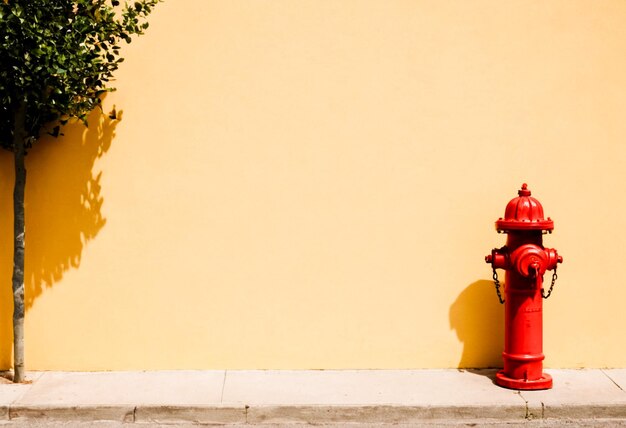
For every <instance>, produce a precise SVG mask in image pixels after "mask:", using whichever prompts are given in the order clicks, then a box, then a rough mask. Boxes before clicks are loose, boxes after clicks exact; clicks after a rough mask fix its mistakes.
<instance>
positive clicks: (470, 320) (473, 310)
mask: <svg viewBox="0 0 626 428" xmlns="http://www.w3.org/2000/svg"><path fill="white" fill-rule="evenodd" d="M449 316H450V328H451V329H453V330H456V335H457V337H458V338H459V340H460V341H461V342H463V353H462V355H461V359H460V360H459V363H458V368H460V369H486V368H493V367H501V366H502V350H503V349H504V306H503V305H501V304H500V303H499V302H498V298H497V296H496V292H495V290H494V285H493V282H491V281H487V280H479V281H476V282H473V283H471V284H470V285H469V286H467V288H466V289H465V290H463V291H462V292H461V294H459V297H457V299H456V300H455V301H454V303H453V304H452V306H450V313H449ZM476 373H477V374H484V375H485V376H488V377H492V376H493V374H494V372H493V370H476Z"/></svg>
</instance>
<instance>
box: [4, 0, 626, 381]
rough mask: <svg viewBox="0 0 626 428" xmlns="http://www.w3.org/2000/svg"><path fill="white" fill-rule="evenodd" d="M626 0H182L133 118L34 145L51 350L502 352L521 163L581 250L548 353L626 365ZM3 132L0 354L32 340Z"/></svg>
mask: <svg viewBox="0 0 626 428" xmlns="http://www.w3.org/2000/svg"><path fill="white" fill-rule="evenodd" d="M625 23H626V3H625V2H623V1H621V0H614V1H594V2H592V1H573V0H563V1H556V0H555V1H550V2H545V1H521V0H520V1H495V0H492V1H471V2H468V1H441V2H432V1H415V0H405V1H402V0H394V1H382V0H378V1H375V0H350V1H349V0H342V1H336V0H307V1H304V0H299V1H292V0H267V1H249V0H215V1H208V0H169V1H167V2H165V3H163V4H161V5H160V6H159V7H158V9H157V10H156V12H155V13H154V15H153V17H152V19H151V27H150V29H149V31H148V32H147V34H146V35H145V36H144V37H142V38H139V39H137V40H136V41H135V42H133V43H132V44H131V45H130V46H128V47H126V48H125V50H124V54H125V56H126V62H125V63H124V64H123V67H122V68H121V69H120V70H119V73H118V75H117V77H118V80H117V82H116V86H117V88H118V91H117V92H116V93H114V94H112V95H110V96H109V97H108V98H107V99H106V105H107V109H110V108H111V107H112V106H113V105H114V104H115V105H116V106H117V109H118V110H123V119H122V120H121V121H120V122H115V121H111V120H108V119H105V118H100V119H98V118H97V116H93V117H92V126H91V128H90V129H89V131H84V130H83V129H81V128H80V127H79V126H78V125H75V126H73V127H71V128H69V129H67V130H66V137H65V138H64V139H61V140H59V141H54V140H46V141H42V142H41V144H40V145H39V146H38V147H37V149H36V150H33V152H32V153H31V154H30V155H29V159H28V167H29V174H30V175H29V177H28V188H27V192H28V195H27V204H28V205H27V209H28V213H27V227H28V232H27V233H28V235H27V254H28V255H27V264H28V266H27V275H28V282H27V293H28V303H29V305H28V311H27V321H26V334H27V345H26V352H27V366H28V367H29V368H30V369H44V370H45V369H65V370H100V369H111V370H118V369H182V368H283V369H287V368H296V369H305V368H424V367H457V366H463V367H467V366H470V367H471V366H493V365H498V364H499V361H500V355H499V353H500V350H501V346H502V334H503V331H502V330H503V327H502V323H503V321H502V318H503V311H502V307H501V306H500V305H499V304H498V303H497V299H496V296H495V292H494V290H493V285H492V283H491V282H490V278H491V270H490V267H489V266H488V265H486V264H485V263H484V261H483V258H484V256H485V255H486V254H488V253H489V252H490V250H491V248H493V247H496V246H498V247H499V246H501V245H503V244H504V239H505V237H504V236H503V235H498V234H496V233H495V230H494V226H493V222H494V221H495V220H496V219H497V218H498V217H500V216H502V215H503V213H504V207H505V205H506V203H507V202H508V201H509V199H511V198H512V197H514V196H516V191H517V189H518V188H519V186H520V185H521V183H522V182H528V183H529V187H530V188H531V190H532V191H533V196H536V197H537V198H538V199H539V200H540V201H541V202H542V203H543V205H544V208H545V211H546V214H547V215H549V216H551V217H552V218H553V219H554V220H555V233H554V234H553V235H547V236H546V238H545V241H544V243H545V245H546V246H548V247H554V248H556V249H557V250H558V251H559V253H560V254H562V255H563V256H564V258H565V261H564V263H563V265H562V266H561V267H560V268H559V280H558V282H557V284H556V289H555V292H554V294H553V297H552V298H551V299H550V300H548V301H547V302H546V307H545V347H544V348H545V353H546V355H547V359H546V365H547V366H549V367H581V366H586V367H605V366H626V341H625V340H624V331H625V329H626V311H624V302H625V301H626V286H625V284H624V282H625V281H624V279H623V274H624V268H623V266H624V264H623V261H624V257H625V251H624V250H625V242H626V241H625V240H624V238H623V237H622V236H621V235H622V234H623V231H624V229H625V228H626V216H625V215H624V214H623V212H624V210H625V209H626V194H625V192H624V183H626V168H625V167H624V166H625V165H626V163H625V162H626V144H625V141H626V55H624V53H625V52H626V25H625ZM11 174H12V173H11V169H10V156H9V154H7V153H2V154H1V156H0V207H1V208H0V209H1V218H0V236H2V240H3V241H2V247H1V249H0V257H1V259H0V260H1V262H2V265H1V266H0V274H1V278H2V282H3V283H4V284H5V285H4V286H3V287H2V291H1V292H0V317H1V319H0V365H1V366H2V367H8V366H9V364H10V358H11V356H10V341H11V333H10V321H11V303H10V297H11V295H10V290H9V288H10V269H11V267H10V262H11V249H10V245H11V241H10V234H11V227H12V226H11V224H12V223H11V220H10V217H9V216H10V208H9V204H10V199H11V186H12V181H11V180H12V179H11Z"/></svg>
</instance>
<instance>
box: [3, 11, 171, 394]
mask: <svg viewBox="0 0 626 428" xmlns="http://www.w3.org/2000/svg"><path fill="white" fill-rule="evenodd" d="M159 1H160V0H138V1H134V2H133V3H126V4H124V5H123V6H122V5H120V2H119V1H118V0H0V146H1V147H2V148H3V149H6V150H9V151H11V152H13V154H14V161H15V162H14V163H15V187H14V192H13V216H14V232H13V234H14V237H13V238H14V256H13V278H12V286H13V304H14V310H13V343H14V345H13V350H14V377H13V380H14V382H22V381H23V380H24V251H25V248H24V247H25V246H24V243H25V224H24V190H25V185H26V168H25V164H24V157H25V156H26V154H27V153H28V150H29V149H30V148H31V147H32V145H33V144H35V143H36V142H37V140H38V139H39V137H40V135H41V134H42V133H48V134H50V135H52V136H54V137H58V136H59V135H62V134H61V129H62V127H63V125H65V124H67V123H68V121H70V120H80V121H82V122H84V123H85V125H87V126H88V124H87V115H88V113H89V112H91V111H92V110H93V109H94V108H96V107H100V106H101V97H102V95H103V94H104V93H106V92H108V91H112V90H113V88H111V87H110V86H109V83H110V81H111V80H112V78H113V73H114V72H115V70H117V68H118V66H119V64H120V63H121V62H122V61H123V58H122V57H121V56H120V44H121V42H122V41H125V42H126V43H130V42H131V36H133V35H141V34H143V31H144V30H145V29H147V28H148V22H147V21H146V18H147V16H148V15H149V14H150V13H151V12H152V10H153V8H154V7H155V6H156V4H157V3H158V2H159Z"/></svg>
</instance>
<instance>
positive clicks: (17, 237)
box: [13, 101, 26, 383]
mask: <svg viewBox="0 0 626 428" xmlns="http://www.w3.org/2000/svg"><path fill="white" fill-rule="evenodd" d="M25 123H26V103H25V102H23V101H22V102H21V103H20V106H19V108H18V110H17V112H16V113H15V123H14V128H13V144H14V147H15V152H14V155H15V187H14V188H13V239H14V243H13V367H14V374H13V382H16V383H17V382H23V381H24V243H25V233H26V229H25V222H24V188H25V186H26V167H25V166H24V156H25V154H26V147H25V145H26V141H25V140H26V129H25Z"/></svg>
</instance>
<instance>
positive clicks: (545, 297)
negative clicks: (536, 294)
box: [541, 266, 558, 299]
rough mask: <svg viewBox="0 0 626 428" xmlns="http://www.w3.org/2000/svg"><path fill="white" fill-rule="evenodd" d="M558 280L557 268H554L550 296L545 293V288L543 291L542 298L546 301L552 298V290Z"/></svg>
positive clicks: (549, 290)
mask: <svg viewBox="0 0 626 428" xmlns="http://www.w3.org/2000/svg"><path fill="white" fill-rule="evenodd" d="M557 278H558V276H557V274H556V266H554V272H552V283H551V284H550V288H549V289H548V294H545V293H544V290H543V288H542V289H541V297H543V298H544V299H547V298H548V297H550V294H552V289H553V288H554V283H555V282H556V279H557Z"/></svg>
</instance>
